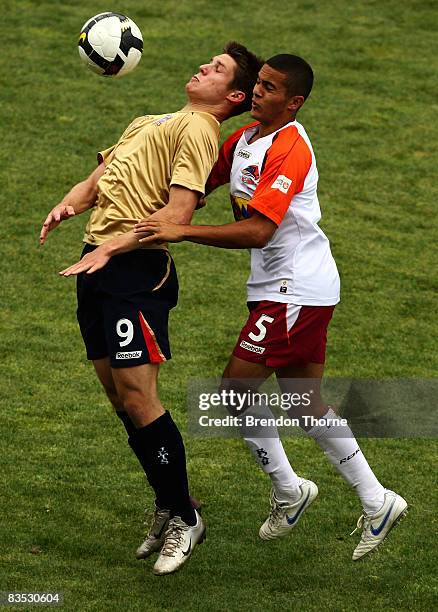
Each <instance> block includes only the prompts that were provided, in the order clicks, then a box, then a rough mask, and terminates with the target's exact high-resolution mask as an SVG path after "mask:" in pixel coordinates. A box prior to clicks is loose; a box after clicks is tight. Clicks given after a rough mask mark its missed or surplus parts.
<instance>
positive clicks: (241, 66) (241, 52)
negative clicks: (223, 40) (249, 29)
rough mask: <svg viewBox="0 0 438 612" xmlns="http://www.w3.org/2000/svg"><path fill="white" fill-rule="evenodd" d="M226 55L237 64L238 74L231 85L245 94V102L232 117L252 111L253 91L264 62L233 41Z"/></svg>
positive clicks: (225, 51) (227, 48)
mask: <svg viewBox="0 0 438 612" xmlns="http://www.w3.org/2000/svg"><path fill="white" fill-rule="evenodd" d="M224 53H226V54H227V55H229V56H230V57H232V58H233V60H234V61H235V62H236V64H237V68H236V74H235V75H234V79H233V81H232V82H231V84H230V87H231V89H239V90H240V91H243V92H244V93H245V100H244V101H243V102H241V103H240V104H237V105H236V107H235V108H234V110H233V112H232V113H231V115H230V116H231V117H233V116H235V115H240V114H241V113H244V112H245V111H248V110H251V101H252V91H253V89H254V85H255V84H256V80H257V76H258V73H259V71H260V68H261V67H262V66H263V64H264V61H263V60H262V59H261V58H260V57H257V55H255V54H254V53H251V51H248V49H247V48H246V47H244V46H243V45H241V44H240V43H238V42H235V41H231V42H229V43H227V45H226V46H225V48H224Z"/></svg>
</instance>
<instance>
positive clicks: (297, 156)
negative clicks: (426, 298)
mask: <svg viewBox="0 0 438 612" xmlns="http://www.w3.org/2000/svg"><path fill="white" fill-rule="evenodd" d="M258 125H259V124H258V123H257V122H256V123H252V124H250V125H247V126H245V127H243V128H241V129H239V130H237V131H236V132H235V133H234V134H232V135H231V136H230V137H229V138H228V139H227V140H226V141H225V142H224V144H223V145H222V147H221V150H220V153H219V157H218V160H217V162H216V164H215V166H214V167H213V170H212V173H211V175H210V177H209V180H208V183H207V190H208V191H212V190H213V189H215V188H216V187H218V186H219V185H224V184H225V183H228V182H229V183H230V197H231V203H232V206H233V212H234V216H235V219H236V220H237V221H239V220H242V219H245V218H247V217H249V216H251V214H252V212H253V210H257V211H258V212H259V213H261V214H262V215H265V216H266V217H268V218H269V219H271V220H272V221H273V222H274V223H275V224H276V225H277V226H278V227H277V229H276V231H275V232H274V234H273V236H272V238H271V240H270V241H269V242H268V243H267V244H266V246H264V247H263V248H262V249H251V274H250V276H249V279H248V283H247V290H248V301H261V300H271V301H274V302H284V303H292V304H297V305H315V306H329V305H333V304H337V303H338V302H339V274H338V270H337V268H336V263H335V261H334V259H333V256H332V254H331V251H330V244H329V241H328V239H327V237H326V236H325V234H324V232H323V231H322V230H321V229H320V228H319V226H318V222H319V220H320V219H321V210H320V207H319V202H318V196H317V183H318V171H317V168H316V162H315V156H314V153H313V149H312V145H311V143H310V140H309V138H308V136H307V134H306V132H305V130H304V128H303V126H302V125H301V124H300V123H298V122H297V121H292V122H290V123H288V124H287V125H285V126H283V127H282V128H281V129H279V130H277V131H276V132H274V133H272V134H269V135H268V136H265V137H263V138H259V139H258V140H256V141H254V142H253V143H251V144H248V142H249V141H250V139H251V136H252V135H253V134H254V132H255V130H257V128H258Z"/></svg>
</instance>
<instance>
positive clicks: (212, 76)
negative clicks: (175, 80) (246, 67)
mask: <svg viewBox="0 0 438 612" xmlns="http://www.w3.org/2000/svg"><path fill="white" fill-rule="evenodd" d="M235 69H236V63H235V61H234V60H233V58H232V57H231V56H230V55H227V54H226V53H223V54H222V55H216V56H215V57H213V58H212V59H211V60H210V62H208V63H207V64H202V65H201V66H199V72H197V73H196V74H195V75H193V76H192V78H191V79H190V81H189V82H188V83H187V84H186V91H187V94H188V96H189V98H190V100H191V101H192V102H194V101H199V102H203V103H207V104H208V103H212V104H213V103H217V102H221V101H222V100H224V99H225V98H226V96H227V94H229V92H230V84H231V82H232V81H233V79H234V75H235Z"/></svg>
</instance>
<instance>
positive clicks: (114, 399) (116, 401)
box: [104, 385, 123, 410]
mask: <svg viewBox="0 0 438 612" xmlns="http://www.w3.org/2000/svg"><path fill="white" fill-rule="evenodd" d="M104 389H105V393H106V396H107V398H108V399H109V401H110V402H111V404H112V405H113V406H114V408H115V409H116V410H123V403H122V402H121V400H120V398H119V395H118V393H117V390H116V388H115V387H109V386H107V385H104Z"/></svg>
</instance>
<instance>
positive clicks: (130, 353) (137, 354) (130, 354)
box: [116, 351, 143, 359]
mask: <svg viewBox="0 0 438 612" xmlns="http://www.w3.org/2000/svg"><path fill="white" fill-rule="evenodd" d="M142 352H143V351H127V352H125V353H116V359H138V358H139V357H141V354H142Z"/></svg>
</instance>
